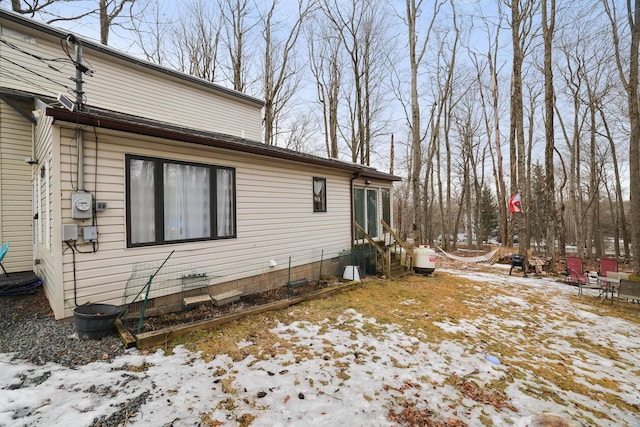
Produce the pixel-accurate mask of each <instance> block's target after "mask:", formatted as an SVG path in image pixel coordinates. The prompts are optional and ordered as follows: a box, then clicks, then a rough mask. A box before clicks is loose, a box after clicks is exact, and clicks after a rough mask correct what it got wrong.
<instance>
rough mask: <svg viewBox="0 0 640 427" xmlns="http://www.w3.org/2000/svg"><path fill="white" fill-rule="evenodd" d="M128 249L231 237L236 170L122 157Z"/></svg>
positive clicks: (129, 156)
mask: <svg viewBox="0 0 640 427" xmlns="http://www.w3.org/2000/svg"><path fill="white" fill-rule="evenodd" d="M126 163H127V244H128V246H129V247H132V246H146V245H158V244H163V243H175V242H186V241H193V240H209V239H220V238H226V237H235V235H236V226H235V222H236V220H235V218H236V214H235V169H233V168H225V167H220V166H211V165H203V164H194V163H186V162H176V161H169V160H163V159H156V158H151V157H140V156H132V155H128V156H126Z"/></svg>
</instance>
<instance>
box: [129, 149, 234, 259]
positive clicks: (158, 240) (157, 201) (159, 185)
mask: <svg viewBox="0 0 640 427" xmlns="http://www.w3.org/2000/svg"><path fill="white" fill-rule="evenodd" d="M132 160H142V161H149V162H153V163H154V165H155V166H154V177H153V180H154V212H155V238H154V240H153V241H152V242H143V243H132V242H131V230H132V221H131V211H132V208H131V191H130V184H131V166H130V165H131V161H132ZM165 164H180V165H189V166H197V167H204V168H208V169H209V171H210V172H209V188H210V191H209V198H210V200H209V209H210V211H209V214H210V220H209V221H210V223H209V227H210V230H211V233H210V234H211V235H210V237H198V238H191V239H178V240H166V239H165V237H164V165H165ZM218 170H230V171H232V175H233V177H232V182H231V185H232V189H231V197H232V202H233V203H232V209H231V221H232V224H233V233H232V234H230V235H228V236H218V235H217V232H218V215H217V214H218V211H217V209H218V204H217V202H218V194H217V171H218ZM125 209H126V215H125V216H126V224H125V227H126V234H127V236H126V240H127V248H138V247H146V246H159V245H169V244H174V243H186V242H200V241H209V240H223V239H234V238H237V233H238V229H237V225H238V223H237V217H236V213H237V212H236V211H237V200H236V168H234V167H229V166H218V165H212V164H206V163H196V162H188V161H182V160H174V159H165V158H160V157H150V156H142V155H136V154H125Z"/></svg>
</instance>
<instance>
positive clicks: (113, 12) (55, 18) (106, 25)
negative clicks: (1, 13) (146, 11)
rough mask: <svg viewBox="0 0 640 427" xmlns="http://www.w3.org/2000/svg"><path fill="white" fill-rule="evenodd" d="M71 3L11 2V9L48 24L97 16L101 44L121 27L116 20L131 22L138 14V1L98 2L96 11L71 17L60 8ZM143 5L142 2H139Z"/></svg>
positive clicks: (61, 0) (66, 0) (62, 0)
mask: <svg viewBox="0 0 640 427" xmlns="http://www.w3.org/2000/svg"><path fill="white" fill-rule="evenodd" d="M65 3H67V4H68V3H70V1H69V0H31V1H28V0H11V9H12V10H13V11H14V12H17V13H21V14H25V15H30V16H31V17H34V16H35V15H40V16H42V17H43V19H44V20H45V21H46V22H47V24H53V23H55V22H61V21H77V20H80V19H83V18H86V17H88V16H91V15H97V16H98V18H99V22H100V43H102V44H104V45H106V44H108V43H109V33H110V31H111V29H112V28H113V27H114V26H115V25H120V24H119V23H118V22H117V21H116V20H117V19H118V18H122V19H124V20H125V21H128V20H130V19H131V18H132V17H133V16H134V15H135V14H136V13H135V12H134V10H133V9H134V6H135V5H136V0H98V4H97V6H96V7H95V8H94V9H90V10H87V11H84V12H80V13H74V14H71V15H68V14H63V13H61V12H60V10H59V8H58V7H59V6H61V5H63V4H65ZM139 3H142V2H139ZM125 10H128V14H127V15H126V16H125V15H123V11H125Z"/></svg>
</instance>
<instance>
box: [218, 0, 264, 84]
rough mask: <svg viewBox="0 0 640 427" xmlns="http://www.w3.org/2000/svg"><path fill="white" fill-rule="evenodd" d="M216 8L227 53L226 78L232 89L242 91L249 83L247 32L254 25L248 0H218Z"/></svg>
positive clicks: (248, 43) (248, 41)
mask: <svg viewBox="0 0 640 427" xmlns="http://www.w3.org/2000/svg"><path fill="white" fill-rule="evenodd" d="M218 8H219V9H220V13H221V14H222V27H223V31H224V33H223V35H224V37H223V38H222V43H223V46H224V48H225V49H226V50H227V53H228V61H229V62H228V63H227V62H226V61H223V64H225V66H224V67H223V71H225V72H226V78H227V80H228V81H230V82H231V83H232V86H233V89H235V90H237V91H240V92H244V91H245V90H246V89H247V85H248V84H249V77H248V67H249V64H248V63H247V62H248V58H249V57H250V56H251V51H250V50H249V49H248V48H247V46H251V44H250V43H251V40H247V37H248V33H249V32H250V31H251V30H252V28H253V27H254V26H255V25H256V23H255V22H254V21H252V20H251V16H252V15H251V14H252V12H253V10H252V8H251V5H250V0H218Z"/></svg>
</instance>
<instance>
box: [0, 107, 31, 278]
mask: <svg viewBox="0 0 640 427" xmlns="http://www.w3.org/2000/svg"><path fill="white" fill-rule="evenodd" d="M21 107H24V108H25V109H26V110H27V111H28V110H29V106H28V105H26V104H25V105H21ZM31 128H32V125H31V123H30V122H29V121H28V120H26V119H25V118H24V117H23V116H21V115H20V114H19V113H18V112H16V111H15V110H14V109H13V108H12V107H11V106H9V105H8V104H6V103H4V102H3V101H0V240H1V241H2V242H9V245H10V246H9V252H8V253H7V255H6V256H5V258H4V260H3V261H2V265H3V266H4V267H5V268H6V270H7V271H8V272H17V271H31V270H32V267H33V261H32V260H33V245H32V230H31V229H32V222H31V221H32V205H31V193H32V191H31V168H32V167H31V166H30V165H29V164H27V163H26V162H25V159H26V158H28V157H31V151H32V148H31V147H32V139H31Z"/></svg>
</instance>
